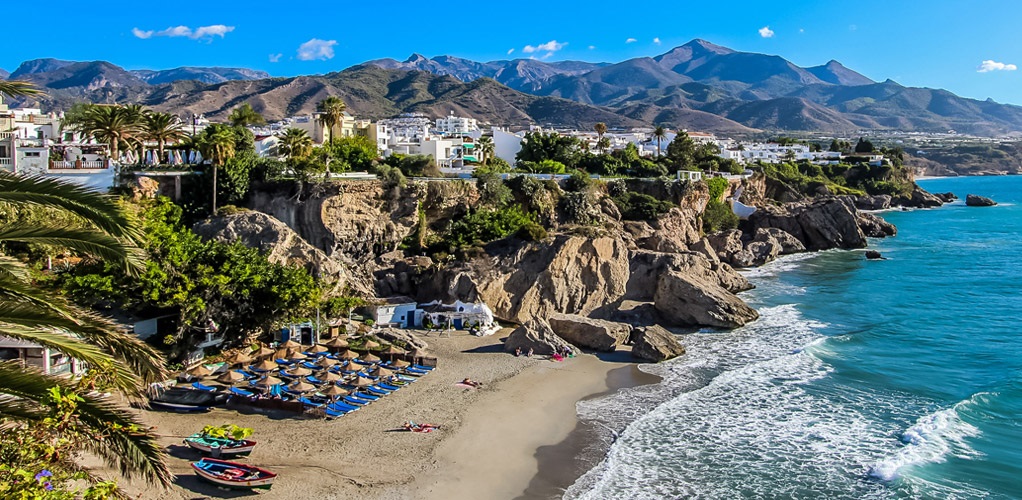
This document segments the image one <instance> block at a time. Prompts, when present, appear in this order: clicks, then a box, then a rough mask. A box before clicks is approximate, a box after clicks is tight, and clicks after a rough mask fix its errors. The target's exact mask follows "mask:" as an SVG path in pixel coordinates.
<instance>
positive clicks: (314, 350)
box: [305, 345, 329, 354]
mask: <svg viewBox="0 0 1022 500" xmlns="http://www.w3.org/2000/svg"><path fill="white" fill-rule="evenodd" d="M327 351H329V349H327V348H326V347H323V346H321V345H314V346H312V347H310V348H308V349H306V350H305V352H311V353H313V354H317V353H321V352H327Z"/></svg>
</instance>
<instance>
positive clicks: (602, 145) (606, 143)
mask: <svg viewBox="0 0 1022 500" xmlns="http://www.w3.org/2000/svg"><path fill="white" fill-rule="evenodd" d="M609 147H610V139H609V138H607V137H600V140H598V141H596V149H599V150H600V153H606V152H607V148H609Z"/></svg>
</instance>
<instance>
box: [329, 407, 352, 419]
mask: <svg viewBox="0 0 1022 500" xmlns="http://www.w3.org/2000/svg"><path fill="white" fill-rule="evenodd" d="M348 413H351V412H350V411H337V410H331V409H329V408H327V409H326V416H328V417H331V418H337V417H343V416H344V415H346V414H348Z"/></svg>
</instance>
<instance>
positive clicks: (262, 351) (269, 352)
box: [252, 346, 277, 358]
mask: <svg viewBox="0 0 1022 500" xmlns="http://www.w3.org/2000/svg"><path fill="white" fill-rule="evenodd" d="M275 352H277V351H274V350H273V349H270V348H269V347H266V346H262V347H260V348H259V350H257V351H256V352H253V353H252V355H253V356H255V357H257V358H265V357H269V356H273V353H275Z"/></svg>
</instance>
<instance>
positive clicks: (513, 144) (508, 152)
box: [492, 127, 525, 165]
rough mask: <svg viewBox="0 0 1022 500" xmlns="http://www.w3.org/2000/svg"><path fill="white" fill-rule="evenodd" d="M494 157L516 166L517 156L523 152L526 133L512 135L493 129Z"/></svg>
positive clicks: (500, 129) (502, 130)
mask: <svg viewBox="0 0 1022 500" xmlns="http://www.w3.org/2000/svg"><path fill="white" fill-rule="evenodd" d="M492 130H493V155H494V156H496V157H497V158H500V159H501V160H504V161H506V162H508V163H509V164H511V165H514V164H515V156H518V152H519V151H521V150H522V138H523V137H524V136H525V133H524V132H519V133H518V134H512V133H510V132H508V131H507V130H505V129H502V128H498V127H493V128H492Z"/></svg>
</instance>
